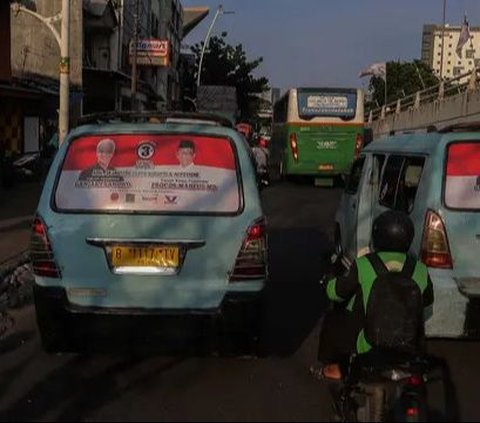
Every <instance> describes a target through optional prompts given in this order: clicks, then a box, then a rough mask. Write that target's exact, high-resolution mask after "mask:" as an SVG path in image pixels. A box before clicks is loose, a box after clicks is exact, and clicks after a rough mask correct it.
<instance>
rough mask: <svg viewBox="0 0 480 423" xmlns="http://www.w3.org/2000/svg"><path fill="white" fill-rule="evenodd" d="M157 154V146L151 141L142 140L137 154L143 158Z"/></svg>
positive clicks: (146, 158)
mask: <svg viewBox="0 0 480 423" xmlns="http://www.w3.org/2000/svg"><path fill="white" fill-rule="evenodd" d="M154 154H155V146H154V145H153V144H152V143H151V142H142V143H141V144H140V145H139V146H138V147H137V155H138V157H140V158H141V159H143V160H148V159H150V158H151V157H153V155H154Z"/></svg>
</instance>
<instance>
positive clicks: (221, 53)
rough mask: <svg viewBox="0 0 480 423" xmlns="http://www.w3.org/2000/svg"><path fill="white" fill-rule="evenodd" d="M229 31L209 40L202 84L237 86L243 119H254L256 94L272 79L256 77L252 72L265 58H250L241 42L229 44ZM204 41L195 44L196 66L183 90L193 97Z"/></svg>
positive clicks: (264, 89)
mask: <svg viewBox="0 0 480 423" xmlns="http://www.w3.org/2000/svg"><path fill="white" fill-rule="evenodd" d="M226 37H227V33H226V32H224V33H222V34H221V35H220V36H214V37H212V38H211V39H210V42H209V44H208V48H207V50H206V52H205V54H204V57H203V64H202V74H201V84H202V85H228V86H234V87H236V89H237V98H238V107H239V110H240V119H241V120H242V121H249V120H252V119H254V117H255V115H256V113H257V111H258V108H259V105H260V101H259V99H258V97H257V96H255V94H258V93H262V92H264V91H266V90H268V88H269V86H268V84H269V81H268V79H267V78H265V77H260V78H255V77H254V76H253V74H252V72H253V71H254V70H255V69H257V68H258V66H260V64H261V63H262V61H263V59H262V58H261V57H260V58H257V59H254V60H251V61H250V60H248V59H247V54H246V52H245V50H244V48H243V45H242V44H238V45H236V46H233V45H230V44H228V43H227V41H226ZM202 48H203V42H202V43H197V44H195V45H194V46H193V47H192V51H193V53H194V55H195V59H196V60H195V66H194V68H193V69H190V70H189V72H186V74H185V80H184V81H183V82H184V90H185V93H187V94H188V95H189V96H191V97H193V98H194V97H195V95H196V89H195V87H196V78H197V72H198V66H199V62H200V56H201V53H202Z"/></svg>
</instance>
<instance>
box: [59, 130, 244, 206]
mask: <svg viewBox="0 0 480 423" xmlns="http://www.w3.org/2000/svg"><path fill="white" fill-rule="evenodd" d="M55 202H56V206H57V207H58V208H59V209H61V210H91V211H102V210H117V211H147V212H155V211H157V212H168V211H172V212H200V213H201V212H204V213H211V212H212V213H213V212H216V213H233V212H237V211H238V210H239V207H240V192H239V184H238V180H237V170H236V161H235V155H234V151H233V149H232V146H231V144H230V142H229V140H227V139H222V138H213V137H204V136H190V135H185V136H182V135H174V136H173V135H168V136H167V135H138V134H135V135H108V136H91V137H83V138H79V139H76V140H75V141H73V143H72V144H71V145H70V147H69V149H68V152H67V155H66V158H65V161H64V164H63V167H62V170H61V174H60V179H59V182H58V185H57V190H56V192H55Z"/></svg>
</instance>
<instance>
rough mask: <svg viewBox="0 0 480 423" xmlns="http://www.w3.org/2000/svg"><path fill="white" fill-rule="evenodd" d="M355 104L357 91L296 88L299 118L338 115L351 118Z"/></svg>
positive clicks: (345, 118)
mask: <svg viewBox="0 0 480 423" xmlns="http://www.w3.org/2000/svg"><path fill="white" fill-rule="evenodd" d="M356 106H357V92H356V91H353V90H348V91H347V90H344V91H342V90H338V91H331V90H321V89H318V90H312V89H305V88H304V89H301V88H300V89H298V115H299V116H300V118H301V119H312V118H315V117H340V118H342V119H344V120H349V119H353V118H354V117H355V111H356Z"/></svg>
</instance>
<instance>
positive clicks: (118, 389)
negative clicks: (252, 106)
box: [0, 184, 480, 421]
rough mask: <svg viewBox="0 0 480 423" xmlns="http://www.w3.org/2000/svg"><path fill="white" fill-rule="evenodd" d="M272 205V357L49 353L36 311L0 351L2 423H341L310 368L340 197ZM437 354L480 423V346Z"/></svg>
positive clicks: (464, 413)
mask: <svg viewBox="0 0 480 423" xmlns="http://www.w3.org/2000/svg"><path fill="white" fill-rule="evenodd" d="M263 197H264V206H265V211H266V214H267V216H268V223H269V236H270V265H271V269H270V270H271V282H270V286H269V289H268V304H267V317H266V321H265V325H264V345H265V346H266V348H267V350H268V352H269V355H268V356H267V358H259V359H252V358H248V357H232V358H227V357H216V356H212V355H208V354H207V355H206V356H203V357H192V356H189V355H183V354H180V355H176V356H163V355H161V354H159V353H158V352H157V351H156V349H155V344H154V343H153V347H152V346H150V348H149V349H148V350H145V349H144V348H142V346H135V347H138V348H132V351H128V352H126V351H123V350H122V351H116V350H115V347H113V349H114V351H112V352H102V353H85V354H59V355H48V354H46V353H45V352H43V350H42V348H41V345H40V340H39V337H38V333H37V331H36V323H35V317H34V313H33V307H32V306H27V307H25V308H23V309H21V310H17V311H15V313H14V315H15V318H16V328H15V331H14V332H13V333H11V334H10V335H9V336H8V337H7V338H5V339H3V340H2V341H0V354H1V360H0V382H1V383H0V420H2V421H12V420H13V421H16V420H36V421H38V420H70V421H72V420H73V421H82V420H114V421H132V420H142V421H146V420H155V421H326V420H331V418H332V412H331V402H330V396H329V394H328V389H327V386H325V385H324V384H323V383H322V382H319V381H316V380H314V379H313V378H312V377H311V376H310V375H309V374H308V367H309V366H310V365H311V364H312V363H314V362H315V357H316V349H317V338H318V324H319V318H320V316H321V315H322V313H323V311H324V310H325V299H324V297H323V294H322V292H321V289H320V287H319V285H318V279H319V278H320V276H321V274H322V267H323V266H322V263H323V261H322V260H323V257H324V255H325V253H326V252H327V251H328V248H329V247H330V239H331V234H332V231H333V216H334V213H335V209H336V206H337V203H338V199H339V197H340V191H339V190H338V189H322V188H314V187H312V186H311V185H308V184H301V185H295V184H282V185H275V186H272V187H271V188H269V189H267V190H265V191H264V192H263ZM100 341H101V340H100ZM131 346H132V347H133V345H131ZM429 349H430V351H431V352H432V353H435V354H437V355H439V356H442V357H445V358H446V359H447V361H448V363H449V365H450V369H451V373H452V379H453V382H454V387H455V391H454V392H453V395H452V399H455V398H457V399H458V408H459V416H460V417H461V419H462V420H464V421H473V420H479V419H480V407H479V405H478V399H477V397H478V391H477V389H478V388H477V385H478V382H477V377H478V376H480V360H478V357H479V354H478V353H479V347H478V343H476V342H459V341H432V342H430V343H429Z"/></svg>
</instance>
